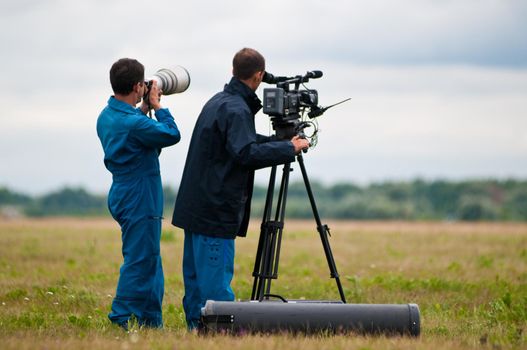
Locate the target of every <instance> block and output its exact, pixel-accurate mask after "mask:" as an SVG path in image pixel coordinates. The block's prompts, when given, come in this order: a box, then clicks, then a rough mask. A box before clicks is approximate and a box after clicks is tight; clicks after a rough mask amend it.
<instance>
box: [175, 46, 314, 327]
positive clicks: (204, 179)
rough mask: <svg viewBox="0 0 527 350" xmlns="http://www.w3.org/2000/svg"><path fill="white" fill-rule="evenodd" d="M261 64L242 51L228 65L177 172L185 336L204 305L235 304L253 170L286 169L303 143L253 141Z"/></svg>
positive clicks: (257, 56) (296, 139)
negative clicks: (239, 242) (238, 249)
mask: <svg viewBox="0 0 527 350" xmlns="http://www.w3.org/2000/svg"><path fill="white" fill-rule="evenodd" d="M264 72H265V60H264V58H263V56H262V55H261V54H260V53H258V52H257V51H256V50H253V49H248V48H244V49H242V50H240V51H239V52H238V53H236V55H235V56H234V59H233V78H232V79H231V81H230V82H229V84H227V85H225V88H224V90H223V91H222V92H219V93H217V94H216V95H215V96H213V97H212V98H211V99H210V100H209V101H208V102H207V103H206V104H205V106H204V107H203V109H202V111H201V114H200V115H199V117H198V120H197V122H196V125H195V127H194V132H193V134H192V139H191V142H190V147H189V151H188V155H187V160H186V163H185V169H184V171H183V177H182V180H181V185H180V187H179V192H178V196H177V200H176V204H175V209H174V215H173V218H172V224H174V225H175V226H178V227H181V228H183V229H184V231H185V243H184V252H183V279H184V284H185V296H184V298H183V307H184V309H185V314H186V320H187V325H188V328H189V329H193V328H195V327H197V326H198V321H199V318H200V310H201V307H203V306H204V304H205V301H206V300H209V299H210V300H223V301H229V300H234V293H233V291H232V289H231V287H230V283H231V280H232V277H233V270H234V239H235V238H236V236H245V235H246V233H247V227H248V223H249V214H250V204H251V196H252V191H253V180H254V170H256V169H259V168H264V167H269V166H273V165H278V164H284V163H288V162H293V161H294V159H295V154H298V153H299V152H300V151H301V150H302V149H305V148H307V147H308V146H309V143H308V141H307V140H305V139H302V138H299V137H298V136H295V137H293V139H292V140H291V141H288V140H285V141H283V140H282V141H273V140H271V138H270V137H265V136H262V135H258V134H256V131H255V125H254V115H255V114H256V113H257V112H258V111H259V110H260V108H261V107H262V105H261V102H260V100H259V99H258V97H257V96H256V94H255V91H256V89H257V88H258V86H259V85H260V83H261V81H262V78H263V75H264Z"/></svg>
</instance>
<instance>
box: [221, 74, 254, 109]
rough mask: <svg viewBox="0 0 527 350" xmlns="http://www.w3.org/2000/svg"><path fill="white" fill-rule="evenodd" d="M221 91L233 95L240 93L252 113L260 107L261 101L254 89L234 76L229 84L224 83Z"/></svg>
mask: <svg viewBox="0 0 527 350" xmlns="http://www.w3.org/2000/svg"><path fill="white" fill-rule="evenodd" d="M223 91H225V92H227V93H229V94H233V95H240V96H241V97H242V98H243V99H244V101H245V103H247V106H249V109H250V110H251V112H252V114H253V115H254V114H256V113H258V111H259V110H260V109H261V108H262V101H260V99H259V98H258V96H256V94H255V93H254V91H252V90H251V88H249V87H248V86H247V85H245V84H244V83H243V82H242V81H240V80H239V79H237V78H235V77H232V79H231V81H230V82H229V84H226V85H225V88H224V89H223Z"/></svg>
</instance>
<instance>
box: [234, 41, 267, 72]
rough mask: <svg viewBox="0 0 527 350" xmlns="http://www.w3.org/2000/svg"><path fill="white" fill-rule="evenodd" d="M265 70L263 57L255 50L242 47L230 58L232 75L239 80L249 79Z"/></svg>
mask: <svg viewBox="0 0 527 350" xmlns="http://www.w3.org/2000/svg"><path fill="white" fill-rule="evenodd" d="M264 70H265V58H263V56H262V55H261V54H260V53H259V52H258V51H256V50H254V49H249V48H243V49H241V50H240V51H238V52H237V53H236V55H234V58H233V59H232V75H234V77H236V78H238V79H240V80H246V79H249V78H250V77H252V76H253V75H254V73H256V72H261V71H264Z"/></svg>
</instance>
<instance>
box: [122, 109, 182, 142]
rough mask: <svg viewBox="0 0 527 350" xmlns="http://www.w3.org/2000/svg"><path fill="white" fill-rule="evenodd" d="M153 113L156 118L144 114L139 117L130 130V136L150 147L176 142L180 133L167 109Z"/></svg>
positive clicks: (179, 137)
mask: <svg viewBox="0 0 527 350" xmlns="http://www.w3.org/2000/svg"><path fill="white" fill-rule="evenodd" d="M155 115H156V118H157V120H154V119H150V118H147V117H146V116H145V118H139V119H138V122H137V123H136V125H135V127H134V129H133V130H132V132H131V135H132V137H134V139H136V140H137V141H138V142H139V143H141V144H142V145H143V146H145V147H150V148H163V147H167V146H171V145H174V144H176V143H178V142H179V140H180V139H181V135H180V133H179V129H178V127H177V125H176V123H175V122H174V118H173V117H172V115H171V114H170V112H169V111H168V109H166V108H162V109H159V110H157V111H156V113H155Z"/></svg>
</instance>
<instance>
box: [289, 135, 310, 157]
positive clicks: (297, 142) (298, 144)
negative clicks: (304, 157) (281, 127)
mask: <svg viewBox="0 0 527 350" xmlns="http://www.w3.org/2000/svg"><path fill="white" fill-rule="evenodd" d="M291 142H292V143H293V146H294V147H295V154H298V153H300V152H301V151H302V150H304V149H308V148H309V141H308V140H307V139H305V138H303V137H300V136H298V135H297V136H294V137H293V138H292V139H291Z"/></svg>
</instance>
